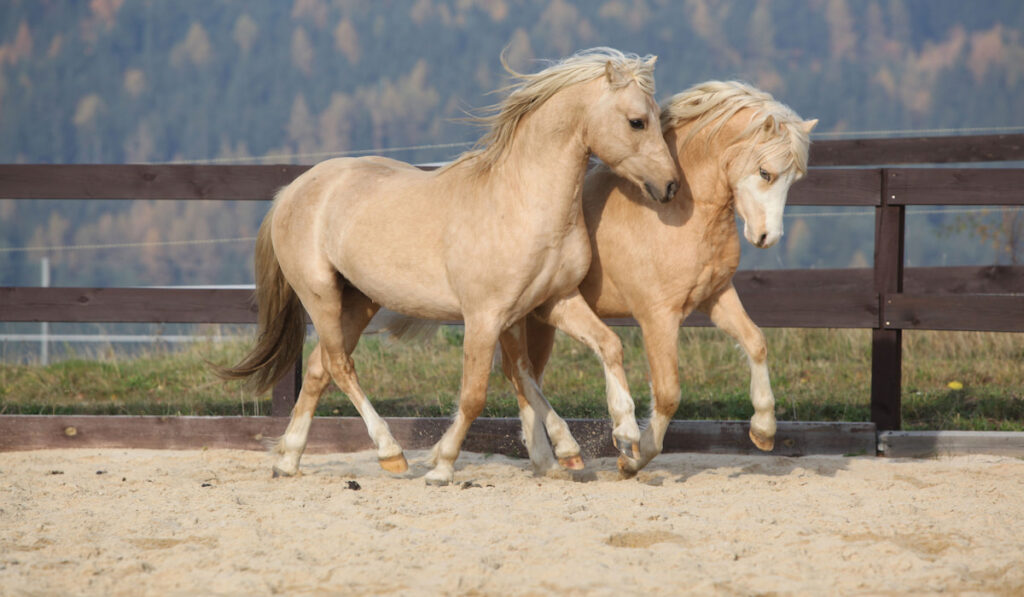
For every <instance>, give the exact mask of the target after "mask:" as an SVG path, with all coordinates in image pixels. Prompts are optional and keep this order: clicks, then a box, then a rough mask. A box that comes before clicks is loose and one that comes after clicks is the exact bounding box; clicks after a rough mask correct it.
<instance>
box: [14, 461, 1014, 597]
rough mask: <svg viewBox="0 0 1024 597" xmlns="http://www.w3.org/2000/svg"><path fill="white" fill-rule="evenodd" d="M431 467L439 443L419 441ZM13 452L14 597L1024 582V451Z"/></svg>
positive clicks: (962, 589)
mask: <svg viewBox="0 0 1024 597" xmlns="http://www.w3.org/2000/svg"><path fill="white" fill-rule="evenodd" d="M409 456H410V457H411V459H416V458H423V457H424V456H425V454H424V453H417V452H412V453H410V454H409ZM458 464H459V465H460V466H459V468H458V469H457V470H456V481H457V484H456V485H452V486H449V487H443V488H437V487H428V486H426V485H425V484H424V482H423V480H422V478H420V477H421V476H422V475H423V473H425V472H426V467H425V466H424V465H423V464H417V463H416V462H414V463H413V467H412V469H411V470H410V472H409V473H408V474H407V475H405V476H403V477H391V476H388V475H387V474H386V473H384V472H382V471H380V470H379V469H378V468H377V465H376V462H375V460H374V455H373V454H372V453H369V452H366V453H357V454H333V455H307V456H306V457H305V458H304V459H303V463H302V465H303V471H304V474H303V475H302V476H301V477H297V478H292V479H271V477H270V459H269V456H267V455H266V454H262V453H258V452H244V451H227V450H210V451H188V452H186V451H181V452H179V451H146V450H53V451H36V452H20V453H0V594H3V595H196V594H204V595H266V594H286V595H305V594H316V595H329V594H343V595H349V594H354V595H363V594H372V595H380V594H395V595H451V594H457V595H617V596H621V595H637V594H663V595H680V594H700V595H707V594H722V595H748V594H765V593H775V594H787V595H825V594H844V595H861V594H870V595H878V594H893V595H895V594H900V595H902V594H931V593H939V592H947V593H952V594H965V593H968V594H994V595H1021V594H1024V460H1021V459H1014V458H1006V457H995V456H970V457H955V458H941V459H934V460H915V461H911V460H886V459H881V458H871V457H858V458H844V457H804V458H780V457H772V456H749V457H748V456H720V455H717V456H716V455H699V454H675V455H662V456H660V457H658V458H657V459H656V460H655V461H654V462H653V463H652V464H651V465H650V467H649V468H648V469H647V470H645V471H643V472H641V474H640V475H639V476H638V477H637V478H635V479H630V480H622V479H620V478H619V475H618V472H617V471H616V470H615V463H614V461H613V460H611V459H601V460H593V461H591V462H589V466H588V469H589V470H588V472H587V473H586V474H584V475H583V476H580V477H578V478H572V477H570V476H569V475H568V474H565V473H559V474H555V475H549V476H546V477H537V476H534V475H533V474H532V472H531V471H530V469H529V465H528V463H527V462H526V461H524V460H514V459H509V458H505V457H502V456H485V455H480V454H469V453H464V454H463V455H462V457H461V458H460V460H459V463H458Z"/></svg>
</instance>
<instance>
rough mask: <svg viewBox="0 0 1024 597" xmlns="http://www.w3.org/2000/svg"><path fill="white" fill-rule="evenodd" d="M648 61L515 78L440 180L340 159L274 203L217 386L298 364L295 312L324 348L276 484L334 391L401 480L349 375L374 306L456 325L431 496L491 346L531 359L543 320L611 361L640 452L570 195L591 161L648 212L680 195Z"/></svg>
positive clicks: (457, 442)
mask: <svg viewBox="0 0 1024 597" xmlns="http://www.w3.org/2000/svg"><path fill="white" fill-rule="evenodd" d="M654 60H655V59H654V58H653V57H647V58H641V57H638V56H635V55H627V54H623V53H622V52H619V51H618V50H613V49H610V48H596V49H593V50H589V51H584V52H580V53H577V54H575V55H573V56H571V57H569V58H567V59H564V60H562V61H560V62H556V63H554V64H552V65H551V66H549V67H548V68H545V69H544V70H542V71H540V72H537V73H533V74H518V73H514V72H513V75H515V76H516V77H517V78H518V82H517V83H516V84H514V85H512V86H510V87H509V88H508V90H509V91H510V93H509V94H508V96H507V97H506V99H505V100H504V101H502V102H501V103H500V104H499V105H497V106H496V107H495V110H494V112H493V114H491V115H490V116H488V117H486V119H485V122H486V123H487V124H488V125H489V126H490V129H489V132H488V133H487V134H486V135H485V136H484V137H483V138H482V139H481V141H480V142H479V144H478V145H479V148H478V149H476V150H473V151H470V152H468V153H466V154H464V155H462V156H461V157H459V158H458V159H456V160H455V161H454V162H452V163H451V164H449V165H447V166H445V167H444V168H441V169H439V170H435V171H429V172H428V171H422V170H420V169H418V168H415V167H414V166H411V165H409V164H406V163H403V162H398V161H395V160H391V159H387V158H382V157H365V158H338V159H332V160H328V161H325V162H322V163H320V164H318V165H316V166H314V167H313V168H311V169H309V170H308V171H306V172H305V173H303V174H302V175H301V176H299V177H298V178H296V179H295V181H293V182H292V183H291V184H289V185H288V186H286V187H285V188H284V189H282V190H281V191H280V192H279V193H278V195H277V197H276V198H275V201H274V204H273V206H272V207H271V210H270V212H269V213H268V214H267V216H266V218H265V220H264V222H263V225H262V226H261V227H260V231H259V235H258V237H257V242H256V252H255V262H256V294H257V300H258V303H259V329H260V332H259V339H258V342H257V344H256V346H255V347H254V348H253V349H252V351H251V352H250V353H249V354H248V355H247V356H246V357H245V358H244V359H243V360H242V362H240V363H239V364H238V365H236V366H235V367H231V368H226V369H223V370H222V373H223V374H224V375H225V376H227V377H232V378H251V379H252V380H253V381H254V385H255V387H256V389H257V390H260V391H265V390H266V389H268V388H270V387H271V386H273V384H274V383H275V382H276V381H277V380H278V379H280V378H281V377H283V375H284V374H285V373H286V372H287V371H288V370H289V368H290V367H291V366H292V364H293V363H294V362H295V360H296V359H297V358H298V357H299V356H300V355H301V351H302V346H303V341H304V334H305V322H304V318H303V308H305V311H306V312H308V313H309V317H310V319H311V320H312V322H313V326H314V327H315V328H316V331H317V333H318V335H319V344H318V346H317V348H316V349H315V350H314V353H313V354H312V355H311V357H310V359H309V363H308V366H307V370H306V373H305V375H304V377H303V383H302V389H301V391H300V393H299V398H298V401H297V403H296V405H295V407H294V409H293V411H292V415H291V420H290V421H289V424H288V427H287V429H286V431H285V434H284V436H283V437H281V438H280V439H279V440H278V442H277V445H276V448H275V450H276V452H277V454H278V458H277V459H276V462H275V464H274V473H275V475H293V474H295V473H296V472H297V471H298V466H299V460H300V458H301V455H302V452H303V450H304V449H305V445H306V440H307V437H308V433H309V428H310V424H311V421H312V417H313V412H314V409H315V407H316V403H317V401H318V400H319V398H320V396H321V395H322V393H323V392H324V390H325V389H326V388H327V386H328V385H329V383H330V381H331V380H332V379H333V381H334V382H335V383H336V384H337V385H338V387H339V388H341V390H342V391H343V392H345V393H346V394H347V396H348V397H349V399H350V400H351V401H352V402H353V404H354V405H355V407H356V409H357V410H358V411H359V413H360V415H361V416H362V417H363V419H364V421H365V422H366V425H367V430H368V432H369V434H370V437H371V438H372V440H373V442H374V445H375V446H376V448H377V456H378V459H379V461H380V463H381V466H382V467H383V468H385V469H386V470H389V471H393V472H402V471H404V470H406V469H407V466H408V465H407V463H406V460H405V457H404V456H403V453H402V448H401V446H399V444H398V443H397V442H396V441H395V439H394V437H393V436H392V435H391V432H390V431H389V429H388V426H387V423H386V422H385V421H384V420H383V419H382V418H380V416H379V415H378V414H377V413H376V412H375V410H374V409H373V406H372V405H371V404H370V402H369V400H368V399H367V397H366V395H365V394H364V392H363V390H362V389H361V388H360V386H359V382H358V379H357V377H356V372H355V367H354V364H353V361H352V358H351V353H352V351H353V350H354V349H355V346H356V343H357V342H358V340H359V337H360V334H361V333H362V331H363V330H364V329H365V327H366V325H367V323H368V322H369V321H370V319H371V318H372V317H373V315H374V313H375V312H376V311H377V310H378V309H380V307H381V306H384V307H387V308H388V309H390V310H392V311H395V312H398V313H402V314H405V315H408V316H412V317H418V318H426V319H463V320H464V321H465V339H464V344H463V354H464V360H463V372H462V385H461V389H460V395H459V407H458V411H457V413H456V415H455V418H454V420H453V422H452V425H451V426H450V427H449V428H448V430H447V431H446V432H445V434H444V436H443V437H442V438H441V440H440V441H439V442H438V444H437V445H436V446H435V448H434V450H433V453H432V460H433V465H434V468H433V469H432V470H431V471H430V472H428V473H427V477H426V480H427V482H428V483H432V484H447V483H450V482H451V481H452V480H453V477H454V462H455V459H456V458H457V457H458V454H459V450H460V448H461V445H462V441H463V440H464V438H465V435H466V432H467V430H468V428H469V425H470V423H472V421H473V420H474V419H475V418H476V417H477V416H478V415H479V414H480V412H481V411H482V409H483V405H484V400H485V394H486V387H487V378H488V372H489V369H490V365H491V361H492V356H493V353H494V348H495V345H496V343H498V342H499V340H500V342H501V345H502V347H503V349H504V350H508V351H510V352H511V353H517V352H518V353H525V350H526V349H525V346H523V344H522V343H523V342H524V340H525V334H524V333H523V327H524V323H523V319H524V317H525V316H526V315H527V314H528V313H530V312H531V311H533V310H534V309H537V308H539V307H543V308H544V311H545V312H547V313H548V314H549V316H548V317H547V318H546V320H545V321H546V322H547V323H548V324H550V325H557V326H560V327H561V326H567V327H569V328H570V329H572V330H575V331H576V332H577V333H578V334H579V335H580V336H581V337H583V336H585V337H587V338H589V339H590V340H591V341H592V342H594V346H595V348H597V349H600V351H602V352H601V354H602V356H604V355H607V359H608V360H607V361H606V362H605V368H606V377H607V378H608V380H609V404H610V405H611V404H612V402H613V401H614V403H615V405H616V409H617V410H618V411H619V413H620V415H621V417H620V418H621V421H617V423H619V424H618V425H617V430H618V433H619V435H620V436H621V438H622V441H623V443H624V444H626V445H635V444H636V442H638V441H639V439H640V437H639V436H640V431H639V428H638V427H637V425H636V422H635V418H634V417H633V410H632V406H633V403H632V398H631V397H630V396H629V394H628V391H627V390H625V388H626V387H627V386H626V384H625V375H624V373H623V372H622V363H621V346H618V350H617V351H616V345H615V343H616V342H618V339H617V337H616V336H615V334H614V333H613V332H611V331H610V330H608V329H607V327H605V326H604V325H603V323H601V321H600V320H599V319H598V318H597V317H596V316H595V315H594V314H593V312H591V311H590V309H589V307H587V304H586V302H585V301H584V300H583V299H582V297H581V296H580V295H579V293H578V292H576V288H577V287H578V286H579V283H580V282H581V280H582V279H583V277H584V275H585V274H586V272H587V270H588V268H589V266H590V257H591V254H590V243H589V241H588V238H587V231H586V228H585V226H584V220H583V214H582V210H581V195H582V188H583V179H584V175H585V174H586V170H587V164H588V161H589V159H590V157H591V155H595V156H597V157H598V158H600V159H601V160H602V161H603V162H604V163H606V164H608V167H609V168H610V169H611V170H612V171H614V172H616V173H617V174H618V175H619V176H621V177H622V179H623V180H627V181H629V183H628V184H630V185H631V186H634V187H636V189H637V190H638V192H639V193H640V194H642V195H643V196H644V197H646V199H645V200H649V201H651V203H652V204H653V203H664V202H667V201H668V200H669V199H671V198H672V196H673V194H674V193H675V191H676V188H677V184H678V180H677V178H678V170H677V168H676V165H675V163H674V162H673V161H672V159H671V156H670V153H669V149H668V148H667V146H666V142H665V140H664V138H663V137H662V135H661V131H660V129H659V127H658V125H657V123H658V110H657V104H656V103H655V102H654V100H653V98H652V94H653V92H654V78H653V68H654ZM506 68H507V66H506ZM509 70H510V72H512V71H511V69H509ZM616 358H618V362H617V363H616V362H615V359H616ZM567 456H571V454H567ZM576 458H577V459H578V452H577V455H576Z"/></svg>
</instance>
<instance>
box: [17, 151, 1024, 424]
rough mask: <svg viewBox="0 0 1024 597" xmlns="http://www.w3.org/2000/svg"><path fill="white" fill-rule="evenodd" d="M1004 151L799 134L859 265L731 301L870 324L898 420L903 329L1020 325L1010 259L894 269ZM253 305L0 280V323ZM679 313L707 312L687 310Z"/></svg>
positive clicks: (226, 193) (250, 184) (72, 192)
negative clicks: (857, 227)
mask: <svg viewBox="0 0 1024 597" xmlns="http://www.w3.org/2000/svg"><path fill="white" fill-rule="evenodd" d="M1014 161H1024V135H1020V134H1018V135H977V136H962V137H921V138H907V139H856V140H842V141H817V142H815V143H813V144H812V149H811V166H812V168H811V170H810V172H809V174H808V176H807V178H806V179H805V180H803V181H801V182H800V183H798V184H797V185H795V186H794V187H793V188H792V189H791V191H790V195H789V204H790V205H818V206H870V207H872V208H874V211H875V235H874V248H875V249H874V264H873V267H872V268H863V269H830V270H778V271H775V270H766V271H745V272H739V273H738V274H737V275H736V278H735V284H736V287H737V290H738V292H739V294H740V296H741V297H742V298H743V300H744V305H745V306H746V308H747V310H748V312H749V313H750V315H751V317H752V318H753V319H754V321H755V322H757V323H758V324H759V325H761V326H765V327H827V328H867V329H871V330H872V371H871V380H872V381H871V418H872V421H873V422H874V424H875V425H876V426H877V428H878V429H879V430H898V429H899V428H900V426H901V418H900V383H901V377H902V359H901V355H902V331H903V330H905V329H912V330H923V329H934V330H984V331H1008V332H1024V266H1012V267H1011V266H989V267H954V268H907V269H905V268H904V265H903V264H904V234H905V225H904V222H905V218H906V209H907V207H908V206H920V205H1010V206H1020V205H1024V168H1020V167H1016V168H989V167H983V168H979V167H964V166H963V164H966V163H977V162H1014ZM908 164H925V165H933V166H934V165H936V164H954V166H943V167H930V168H921V167H916V168H915V167H906V165H908ZM307 168H308V166H291V165H284V166H282V165H275V166H238V165H230V166H225V165H134V164H128V165H82V164H74V165H39V164H34V165H20V164H18V165H14V164H9V165H0V199H16V200H38V199H71V200H83V199H87V200H96V199H117V200H140V199H148V200H189V201H207V200H230V201H266V200H269V199H271V198H272V196H273V194H274V193H275V192H276V190H277V189H278V188H280V187H281V186H284V185H285V184H287V183H288V182H290V181H291V180H293V179H294V178H295V177H296V176H298V175H299V174H301V173H302V172H303V171H305V170H306V169H307ZM255 313H256V309H255V306H254V305H253V304H252V303H251V292H249V291H247V290H208V289H144V288H35V287H3V288H0V320H2V321H72V322H157V323H160V322H184V323H211V322H220V323H247V322H253V321H255ZM608 321H609V323H611V324H618V325H630V324H635V322H632V321H631V320H622V319H610V320H608ZM684 325H709V322H708V320H707V318H706V317H704V316H701V315H694V316H692V317H690V318H688V319H687V321H686V322H684ZM300 365H301V364H297V365H296V369H295V372H294V374H293V375H289V376H287V378H286V379H285V380H284V381H283V382H282V383H280V384H278V387H277V388H275V390H274V398H273V402H272V404H273V406H272V414H273V415H286V414H287V413H288V411H289V409H290V407H291V404H293V403H294V399H295V396H296V394H297V390H298V384H299V382H300V379H301V376H300V374H299V368H300Z"/></svg>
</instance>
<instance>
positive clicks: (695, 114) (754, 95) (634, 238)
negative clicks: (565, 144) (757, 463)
mask: <svg viewBox="0 0 1024 597" xmlns="http://www.w3.org/2000/svg"><path fill="white" fill-rule="evenodd" d="M817 122H818V121H817V120H811V121H804V120H802V119H801V118H800V117H799V116H797V115H796V113H795V112H793V111H792V110H791V109H790V108H788V107H786V106H785V105H783V104H781V103H779V102H777V101H775V100H774V98H773V97H772V96H771V95H770V94H768V93H765V92H763V91H760V90H758V89H756V88H754V87H751V86H749V85H746V84H743V83H739V82H720V81H709V82H706V83H703V84H700V85H697V86H694V87H692V88H691V89H689V90H687V91H684V92H682V93H679V94H677V95H676V96H674V97H672V98H671V99H670V100H669V101H668V102H666V104H665V105H664V106H663V109H662V112H661V126H662V131H663V133H664V135H665V140H666V141H667V142H668V145H669V149H670V150H671V151H672V155H673V157H674V158H675V159H676V161H677V162H678V164H679V168H680V171H681V172H682V175H683V178H682V185H681V188H680V191H679V194H678V195H677V198H676V200H675V201H673V202H672V203H670V204H653V203H651V202H647V201H643V198H642V196H640V195H639V194H638V193H637V192H636V191H635V189H633V188H632V187H631V185H628V184H625V181H624V180H623V179H622V178H621V177H619V176H618V175H616V174H615V172H614V171H612V170H610V169H608V168H603V167H602V168H598V169H597V170H596V171H594V172H592V173H591V174H590V175H588V176H587V179H586V184H585V187H584V193H583V212H584V216H585V218H586V224H587V230H588V232H589V236H590V243H591V250H592V252H593V259H592V261H591V267H590V271H589V272H587V275H586V277H585V278H584V280H583V282H582V283H581V284H580V292H581V293H582V295H583V297H584V298H585V299H586V301H587V303H588V304H589V305H590V306H591V308H592V309H593V310H594V311H595V312H596V313H597V314H598V315H599V316H601V317H630V316H631V317H634V318H635V319H636V320H637V321H638V322H639V324H640V327H641V329H642V331H643V339H644V348H645V352H646V354H647V360H648V364H649V367H650V377H651V386H652V390H653V394H654V401H653V412H652V414H651V419H650V424H649V425H648V426H647V428H646V429H645V430H644V431H643V434H642V437H641V441H640V446H639V454H638V455H636V457H630V455H629V454H623V455H621V456H620V458H619V468H620V470H622V472H623V473H625V474H627V475H630V474H634V473H636V471H638V470H640V469H641V468H642V467H644V466H645V465H646V464H647V463H649V462H650V461H651V459H652V458H654V457H655V456H656V455H658V454H660V453H661V450H662V447H663V441H664V437H665V432H666V430H667V428H668V424H669V421H670V420H671V419H672V416H673V414H674V413H675V411H676V409H677V408H678V406H679V399H680V388H679V371H678V367H679V363H678V362H677V361H678V357H677V348H676V346H677V343H678V336H679V325H680V323H681V322H682V321H683V320H684V319H685V318H686V316H687V315H689V314H690V313H691V312H692V311H693V310H694V309H698V310H700V311H703V312H704V313H707V314H709V315H710V316H711V320H712V321H713V322H714V323H715V325H717V326H718V327H719V328H721V329H722V330H724V331H725V332H726V333H728V334H729V335H731V336H732V337H734V338H735V339H736V340H737V341H738V342H739V344H740V346H741V347H742V348H743V350H744V351H745V352H746V355H747V359H748V362H749V365H750V398H751V402H752V403H753V406H754V415H753V416H752V417H751V419H750V432H749V435H750V439H751V440H752V441H753V442H754V444H755V445H756V446H757V447H758V448H760V449H761V450H765V451H770V450H771V449H772V448H773V447H774V439H775V398H774V395H773V394H772V388H771V382H770V380H769V375H768V365H767V346H766V345H765V340H764V334H762V333H761V330H760V328H758V327H757V325H755V324H754V322H753V321H751V319H750V317H749V316H748V315H747V313H746V311H745V310H744V308H743V304H742V303H741V302H740V299H739V296H738V295H737V293H736V289H735V288H734V287H733V285H732V277H733V274H734V273H735V272H736V267H737V266H738V265H739V259H740V242H739V237H738V234H737V230H736V222H735V213H739V215H740V217H741V218H742V219H743V222H744V227H743V235H744V237H745V238H746V239H747V241H748V242H749V243H750V244H752V245H754V246H756V247H760V248H766V247H770V246H772V245H774V244H775V243H776V242H778V240H779V238H780V237H781V236H782V232H783V223H782V215H783V209H784V208H785V205H786V197H787V193H788V191H789V188H790V186H791V185H792V184H793V183H794V182H796V181H797V180H799V179H800V178H802V177H803V176H804V175H805V174H806V172H807V154H808V148H809V144H810V137H809V135H810V132H811V129H813V128H814V125H815V124H817ZM527 329H528V335H527V344H528V351H529V361H530V365H531V366H532V369H531V370H529V371H528V372H527V373H529V374H531V376H532V378H533V379H541V376H542V375H543V372H544V368H545V365H546V364H547V362H548V358H549V356H550V354H551V347H552V344H553V342H554V329H553V328H551V327H550V326H548V325H546V324H545V323H544V322H543V321H542V319H541V318H530V319H529V320H528V322H527ZM505 372H506V375H509V376H511V377H515V376H519V375H521V373H520V372H518V371H514V370H512V369H510V368H509V367H506V368H505ZM513 383H514V385H515V386H516V387H517V388H519V387H520V386H521V385H522V384H521V382H519V381H515V380H514V382H513ZM519 404H520V407H521V408H523V409H530V408H533V407H532V406H531V400H527V396H525V395H523V394H522V393H519ZM547 416H549V417H550V415H547ZM528 420H534V418H532V417H524V418H523V421H524V425H525V424H526V421H528ZM524 436H525V437H526V438H533V437H536V436H543V429H540V428H538V427H534V428H532V429H525V428H524ZM527 446H528V447H529V448H530V458H531V461H533V463H534V465H535V466H538V467H540V468H545V467H547V466H549V465H548V463H549V462H550V461H551V455H550V448H548V447H547V446H546V444H545V443H544V442H536V441H533V442H531V441H527Z"/></svg>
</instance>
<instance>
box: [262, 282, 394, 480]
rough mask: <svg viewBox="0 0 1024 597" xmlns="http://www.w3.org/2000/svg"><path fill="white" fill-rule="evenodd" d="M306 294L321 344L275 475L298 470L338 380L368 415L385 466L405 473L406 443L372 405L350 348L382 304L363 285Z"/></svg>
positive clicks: (280, 451) (282, 441)
mask: <svg viewBox="0 0 1024 597" xmlns="http://www.w3.org/2000/svg"><path fill="white" fill-rule="evenodd" d="M309 294H310V296H306V297H303V298H304V299H305V300H303V304H304V305H307V310H308V311H309V314H310V318H311V319H312V320H313V325H314V327H316V329H317V332H318V333H319V334H320V343H319V344H317V346H316V348H314V349H313V353H312V354H311V355H310V359H309V365H308V366H307V369H306V374H305V376H304V378H303V383H302V390H301V391H300V392H299V400H298V401H297V402H296V404H295V408H293V409H292V417H291V421H289V423H288V428H287V430H286V431H285V434H284V436H282V437H281V439H280V440H278V442H277V444H276V446H275V452H276V453H277V454H278V455H279V457H278V460H277V462H276V463H275V465H274V473H275V476H280V475H285V476H288V475H294V474H296V473H297V472H298V466H299V459H300V458H301V456H302V452H303V450H304V449H305V446H306V441H307V438H308V435H309V428H310V425H311V424H312V420H313V412H314V411H315V409H316V404H317V402H318V400H319V398H320V396H321V395H322V394H323V392H324V390H325V389H326V388H327V386H328V385H329V383H330V380H331V379H333V380H334V382H335V384H337V386H338V387H339V388H340V389H341V390H342V391H343V392H345V394H346V395H347V396H348V398H349V400H351V401H352V403H353V405H355V407H356V410H357V411H359V414H360V415H361V416H362V417H363V420H364V422H365V423H366V426H367V430H368V431H369V434H370V438H371V439H372V440H373V443H374V445H375V446H376V447H377V457H378V459H379V461H380V463H381V467H382V468H384V469H385V470H387V471H389V472H395V473H401V472H404V471H405V470H407V469H408V463H407V462H406V460H405V456H404V455H403V454H402V448H401V446H400V445H399V444H398V442H396V441H395V439H394V437H393V436H392V435H391V431H390V429H388V425H387V422H385V421H384V420H383V419H382V418H381V417H380V416H379V415H378V414H377V412H376V411H375V410H374V409H373V406H372V405H371V404H370V402H369V400H368V399H367V398H366V395H365V394H364V393H363V391H362V388H360V387H359V380H358V379H357V378H356V374H355V366H354V364H353V362H352V358H351V353H352V351H353V350H355V347H356V344H357V343H358V342H359V335H360V334H361V333H362V330H363V329H364V328H365V327H366V325H367V323H369V321H370V319H371V318H372V317H373V314H374V312H375V311H376V309H377V307H376V305H374V304H373V303H372V301H370V300H369V299H368V298H366V296H365V295H363V294H362V293H361V292H359V291H358V290H355V289H354V288H351V287H349V288H346V289H345V290H344V293H343V295H342V297H343V301H344V305H345V308H344V309H342V305H341V304H340V303H336V302H332V301H328V300H324V299H322V298H320V297H322V296H327V293H320V294H313V293H309Z"/></svg>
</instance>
